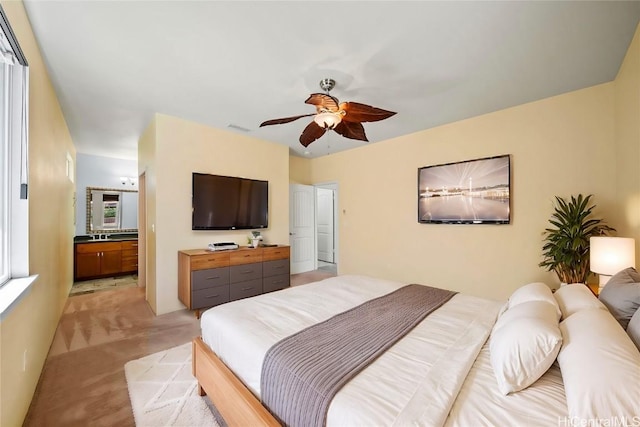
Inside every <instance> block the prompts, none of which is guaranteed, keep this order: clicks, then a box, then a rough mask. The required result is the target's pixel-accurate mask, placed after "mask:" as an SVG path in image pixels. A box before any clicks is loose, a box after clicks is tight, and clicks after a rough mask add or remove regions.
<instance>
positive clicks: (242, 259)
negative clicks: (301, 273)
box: [178, 246, 290, 316]
mask: <svg viewBox="0 0 640 427" xmlns="http://www.w3.org/2000/svg"><path fill="white" fill-rule="evenodd" d="M289 284H290V276H289V246H273V247H261V248H256V249H254V248H246V247H243V248H240V249H235V250H229V251H219V252H211V251H207V250H204V249H189V250H182V251H178V298H179V299H180V301H181V302H182V303H183V304H184V305H185V306H187V308H188V309H189V310H196V316H199V315H200V310H201V309H204V308H209V307H213V306H216V305H219V304H223V303H225V302H229V301H234V300H237V299H241V298H247V297H252V296H255V295H260V294H262V293H266V292H271V291H277V290H279V289H283V288H286V287H288V286H289Z"/></svg>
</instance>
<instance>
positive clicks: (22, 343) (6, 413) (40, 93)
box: [0, 1, 75, 427]
mask: <svg viewBox="0 0 640 427" xmlns="http://www.w3.org/2000/svg"><path fill="white" fill-rule="evenodd" d="M2 7H3V9H4V10H5V12H6V14H7V16H8V19H9V21H10V23H11V26H12V27H13V30H14V33H15V34H16V37H17V38H18V42H19V43H20V46H21V47H22V50H23V51H24V53H25V55H26V57H27V61H28V62H29V68H30V88H29V90H30V110H29V112H30V126H29V138H30V146H29V162H30V165H29V193H30V201H29V217H30V218H29V233H30V238H29V245H30V250H29V261H30V263H29V268H30V272H31V273H32V274H38V275H39V278H38V280H37V281H36V282H35V284H34V285H33V287H32V289H31V291H30V293H29V294H28V295H27V296H26V297H25V298H24V299H23V300H22V301H20V303H19V304H18V305H17V306H16V307H15V308H14V309H13V311H11V312H10V313H9V315H8V316H7V317H6V318H5V319H4V320H3V321H2V323H0V328H1V333H0V335H1V338H0V340H1V348H2V354H1V359H2V360H1V369H0V395H1V396H2V398H1V399H0V402H1V403H0V425H2V426H7V427H9V426H19V425H22V421H23V419H24V417H25V415H26V413H27V409H28V408H29V404H30V402H31V398H32V396H33V392H34V390H35V388H36V385H37V383H38V378H39V377H40V372H41V370H42V367H43V364H44V360H45V358H46V356H47V353H48V351H49V346H50V344H51V340H52V339H53V334H54V332H55V329H56V326H57V325H58V320H59V319H60V314H61V312H62V309H63V307H64V304H65V301H66V299H67V295H68V294H69V290H70V288H71V284H72V281H73V272H72V268H73V256H72V252H73V235H74V229H73V192H74V185H73V184H72V183H71V182H70V181H69V180H68V179H67V177H66V154H67V152H68V153H69V154H70V155H71V156H72V157H73V158H74V159H75V148H74V146H73V143H72V141H71V137H70V136H69V131H68V129H67V125H66V123H65V120H64V117H63V115H62V111H61V109H60V105H59V103H58V100H57V98H56V95H55V93H54V90H53V87H52V86H51V82H50V80H49V76H48V74H47V71H46V69H45V66H44V64H43V61H42V57H41V55H40V51H39V48H38V45H37V43H36V41H35V39H34V36H33V33H32V31H31V26H30V24H29V21H28V19H27V16H26V13H25V11H24V8H23V5H22V2H17V1H3V2H2ZM25 351H26V354H27V358H26V370H25V371H23V370H22V366H23V356H24V354H25Z"/></svg>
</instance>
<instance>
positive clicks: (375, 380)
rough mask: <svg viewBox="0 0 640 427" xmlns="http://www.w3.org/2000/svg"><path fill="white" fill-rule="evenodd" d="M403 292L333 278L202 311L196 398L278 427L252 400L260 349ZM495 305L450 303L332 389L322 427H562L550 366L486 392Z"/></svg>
mask: <svg viewBox="0 0 640 427" xmlns="http://www.w3.org/2000/svg"><path fill="white" fill-rule="evenodd" d="M404 286H406V284H404V283H399V282H393V281H388V280H382V279H375V278H370V277H364V276H338V277H335V278H331V279H326V280H323V281H320V282H316V283H312V284H308V285H304V286H299V287H295V288H289V289H286V290H283V291H279V292H274V293H270V294H265V295H260V296H258V297H254V298H249V299H246V300H240V301H235V302H232V303H229V304H224V305H221V306H218V307H215V308H213V309H210V310H207V311H206V312H205V313H203V315H202V319H201V326H202V336H201V337H199V338H197V339H195V340H194V343H193V371H194V375H195V376H196V378H197V379H198V383H199V387H200V392H201V394H205V393H206V394H208V395H209V397H210V398H211V400H212V402H213V403H214V405H216V407H217V408H218V410H219V411H220V413H221V414H222V416H223V417H224V418H225V420H226V421H227V422H228V424H229V425H280V423H279V421H278V418H277V417H274V416H273V415H272V414H271V413H270V412H269V411H268V410H267V409H266V408H265V407H264V406H263V405H262V404H261V401H260V398H261V394H262V392H263V390H261V373H262V364H263V361H264V358H265V355H266V354H267V352H268V350H269V349H270V348H271V347H272V346H273V345H274V344H276V343H277V342H279V341H280V340H282V339H283V338H286V337H288V336H290V335H292V334H295V333H297V332H298V331H301V330H304V329H305V328H308V327H310V326H311V325H314V324H317V323H319V322H323V321H325V320H327V319H329V318H332V317H333V316H335V315H337V314H339V313H342V312H344V311H346V310H349V309H351V308H353V307H356V306H359V305H360V304H363V303H364V302H366V301H369V300H372V299H375V298H378V297H381V296H383V295H386V294H389V293H392V292H394V291H396V290H398V289H400V288H402V287H404ZM549 295H551V294H550V292H549ZM503 306H504V302H496V301H491V300H487V299H482V298H477V297H473V296H469V295H463V294H456V295H454V296H453V297H452V298H451V299H450V300H448V301H447V302H446V303H444V304H443V305H442V306H441V307H439V308H438V309H436V310H435V311H433V312H432V313H431V314H430V315H428V316H427V317H426V318H424V320H422V321H420V323H418V324H417V326H415V328H413V329H412V330H411V331H410V332H409V333H408V334H407V335H405V336H404V337H403V338H401V339H400V340H399V341H398V342H397V343H395V344H394V345H393V346H392V347H391V348H389V349H388V350H387V351H385V352H384V353H383V354H381V355H380V356H379V357H377V358H376V359H375V360H374V361H373V362H372V363H371V364H370V365H368V366H367V367H366V368H365V369H364V370H362V371H361V372H359V373H358V375H357V376H355V377H354V378H353V379H351V380H350V381H349V382H347V383H346V385H344V386H343V387H341V388H340V390H339V391H338V392H337V394H335V396H334V397H333V399H332V401H331V403H330V405H329V407H328V411H327V413H326V425H328V426H356V425H361V426H374V425H375V426H393V425H424V426H469V425H519V426H520V425H523V426H524V425H526V426H548V425H558V424H559V423H561V422H562V421H561V420H566V422H568V420H569V418H568V417H569V416H570V415H571V411H569V410H568V409H567V398H566V396H565V387H564V385H563V378H562V375H561V371H560V367H559V365H558V362H557V361H556V362H554V363H553V364H552V366H551V367H550V368H549V369H545V370H544V373H543V374H542V376H541V377H540V378H539V379H537V380H536V381H535V382H534V383H533V384H531V385H530V386H528V387H526V388H525V389H523V390H522V391H519V392H518V393H511V394H509V395H505V393H503V392H501V391H500V390H498V388H497V387H496V377H495V375H494V369H493V367H492V363H491V358H490V345H489V340H488V337H489V335H490V334H491V331H492V328H493V327H494V325H495V323H496V318H497V317H498V315H499V314H500V312H501V310H502V311H503V310H504V308H503ZM634 350H635V348H634ZM638 356H639V359H638V360H640V354H639V355H638ZM553 359H555V356H554V357H553ZM635 362H636V359H632V361H631V363H635ZM639 366H640V364H639ZM567 425H568V424H567Z"/></svg>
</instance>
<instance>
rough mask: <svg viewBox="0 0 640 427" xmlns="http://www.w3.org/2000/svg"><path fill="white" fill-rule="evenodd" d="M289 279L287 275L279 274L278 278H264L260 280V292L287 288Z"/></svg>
mask: <svg viewBox="0 0 640 427" xmlns="http://www.w3.org/2000/svg"><path fill="white" fill-rule="evenodd" d="M290 278H291V276H289V273H287V274H281V275H279V276H271V277H265V278H264V279H263V280H262V292H272V291H278V290H280V289H284V288H288V287H289V281H290Z"/></svg>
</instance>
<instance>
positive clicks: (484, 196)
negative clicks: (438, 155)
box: [418, 155, 511, 224]
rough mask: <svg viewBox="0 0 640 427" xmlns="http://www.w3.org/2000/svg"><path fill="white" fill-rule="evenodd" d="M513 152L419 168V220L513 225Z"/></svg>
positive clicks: (424, 221) (442, 222)
mask: <svg viewBox="0 0 640 427" xmlns="http://www.w3.org/2000/svg"><path fill="white" fill-rule="evenodd" d="M510 182H511V162H510V157H509V155H502V156H496V157H488V158H484V159H476V160H467V161H463V162H457V163H447V164H443V165H434V166H425V167H422V168H419V169H418V222H419V223H426V224H429V223H431V224H432V223H436V224H509V222H510V221H511V209H510V197H509V196H510V190H511V188H510Z"/></svg>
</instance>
